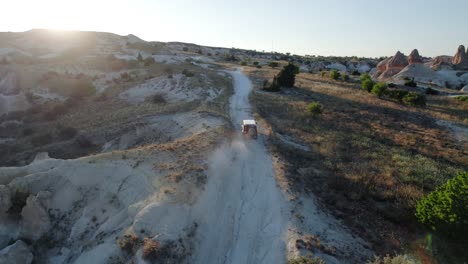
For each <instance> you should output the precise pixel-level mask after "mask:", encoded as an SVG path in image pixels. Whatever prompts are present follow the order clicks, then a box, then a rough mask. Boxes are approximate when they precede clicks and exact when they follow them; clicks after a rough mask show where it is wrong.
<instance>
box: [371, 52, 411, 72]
mask: <svg viewBox="0 0 468 264" xmlns="http://www.w3.org/2000/svg"><path fill="white" fill-rule="evenodd" d="M406 66H408V59H407V58H406V56H405V55H403V53H401V52H400V51H398V52H397V53H396V54H395V55H394V56H393V57H390V58H387V59H385V60H383V61H381V62H380V63H379V64H378V65H377V72H378V73H377V75H378V77H379V78H381V79H388V78H391V77H392V76H394V75H395V74H397V73H399V72H400V71H401V70H402V69H403V68H405V67H406Z"/></svg>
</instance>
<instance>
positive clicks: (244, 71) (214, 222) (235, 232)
mask: <svg viewBox="0 0 468 264" xmlns="http://www.w3.org/2000/svg"><path fill="white" fill-rule="evenodd" d="M398 57H400V58H399V60H400V59H401V60H403V61H404V60H408V58H406V57H405V56H404V55H403V54H401V55H398ZM417 57H418V56H417V55H416V54H413V55H412V58H411V61H412V62H415V61H416V62H418V63H422V60H421V62H420V61H419V60H418V59H417ZM288 61H290V62H293V63H295V64H297V65H298V66H299V69H300V73H299V74H298V75H297V77H296V83H295V86H294V87H293V88H284V87H283V88H281V89H280V91H279V92H276V93H275V92H268V91H265V90H264V89H263V88H264V84H265V81H268V82H270V81H271V80H272V79H273V77H274V75H275V74H277V73H278V71H279V70H280V69H281V68H282V66H284V65H286V64H287V62H288ZM393 61H396V59H394V60H393ZM379 64H380V65H382V61H381V60H378V59H373V58H357V57H345V58H340V57H320V56H314V57H312V56H297V55H291V54H280V53H274V52H258V51H252V50H242V49H234V48H231V49H228V48H218V47H204V46H200V45H196V44H189V43H181V42H169V43H163V42H147V41H144V40H142V39H140V38H138V37H136V36H134V35H128V36H119V35H116V34H111V33H101V32H78V31H69V32H63V31H50V30H42V29H35V30H31V31H27V32H21V33H11V32H5V33H0V166H1V167H0V198H1V200H0V201H1V202H0V263H287V262H291V263H294V262H293V261H294V260H296V259H301V257H303V258H307V259H309V260H310V261H311V259H313V258H317V259H318V258H319V259H321V260H323V261H325V262H326V263H366V262H367V261H372V260H373V259H374V256H385V255H386V254H391V255H395V254H400V255H402V256H403V255H404V256H405V258H407V259H409V260H408V261H413V262H414V263H419V262H418V261H420V260H421V259H425V258H428V256H426V254H423V255H421V254H419V252H420V248H422V247H423V246H424V242H425V241H424V238H425V234H426V233H425V229H423V227H422V226H421V225H420V224H418V223H417V221H416V220H415V218H414V207H415V203H416V201H417V200H418V199H420V198H421V197H422V196H423V195H424V194H426V193H428V192H430V191H431V190H433V189H434V188H436V186H439V185H441V184H443V183H445V181H446V180H447V179H450V178H451V177H453V175H454V174H455V172H456V171H462V170H467V168H468V159H467V157H468V155H467V154H468V153H467V149H468V133H467V129H466V128H467V127H468V116H467V113H468V108H467V107H468V106H467V102H466V101H462V100H459V99H457V98H456V97H451V96H448V95H451V94H458V93H461V92H460V91H458V90H457V91H455V90H454V89H453V88H450V87H442V86H443V85H442V86H437V89H439V90H438V93H437V95H429V94H428V95H427V104H426V106H424V107H411V106H407V105H404V104H402V103H401V102H397V101H395V100H390V99H388V98H378V97H376V96H373V95H371V94H369V93H367V92H365V91H363V90H362V89H361V88H360V84H359V82H358V75H359V74H361V73H368V72H369V73H371V74H372V73H373V72H374V73H375V71H376V69H377V68H378V67H379ZM403 64H405V63H403ZM411 65H417V66H411ZM411 65H409V63H408V65H406V66H404V67H401V69H400V68H399V71H398V72H395V75H394V76H392V77H391V78H390V79H385V80H388V82H391V81H395V84H394V85H395V86H396V88H395V89H397V88H398V89H406V90H408V91H417V92H425V91H426V90H427V87H423V83H424V80H425V79H424V78H426V77H427V75H428V74H429V73H430V74H437V75H438V76H439V75H441V74H444V73H443V70H444V69H445V70H446V71H449V73H447V74H449V75H450V74H452V73H453V71H462V70H460V69H447V68H444V69H442V70H441V69H429V68H424V69H420V68H421V67H423V66H420V65H422V64H411ZM410 66H411V67H410ZM392 67H393V66H392ZM424 67H426V66H424ZM450 67H451V66H450ZM330 70H338V71H341V73H342V74H344V73H345V72H347V73H349V74H350V78H349V80H347V81H340V80H331V79H330V78H328V74H329V72H328V71H330ZM459 75H460V74H459ZM421 76H423V77H424V78H423V77H421ZM455 76H456V78H457V81H459V83H458V84H457V85H461V84H462V82H463V80H464V79H463V78H464V77H463V78H462V77H460V76H462V75H460V76H458V75H457V74H455ZM374 77H375V79H376V80H377V79H379V80H384V79H382V78H381V77H380V75H379V76H377V75H375V76H374ZM392 78H393V79H392ZM404 78H414V80H415V81H416V82H417V87H406V86H405V85H404V83H401V82H397V81H396V80H397V79H398V80H399V79H401V80H402V81H406V79H404ZM434 80H435V79H434ZM443 80H445V79H441V83H443V82H442V81H443ZM432 83H434V82H432ZM431 87H432V86H431ZM311 102H318V103H320V104H321V105H322V107H323V109H322V113H321V114H319V115H311V114H310V113H308V112H307V110H306V109H307V107H308V104H309V103H311ZM252 118H255V119H256V120H257V123H258V124H257V125H258V132H259V137H258V139H257V140H253V139H250V138H246V137H243V136H242V134H241V133H240V124H241V121H242V120H243V119H252ZM437 245H440V244H437ZM454 248H456V247H454ZM444 250H445V249H440V251H441V252H443V254H445V252H449V253H450V252H451V251H444ZM447 254H448V253H447ZM441 255H442V253H441ZM431 257H434V261H435V259H436V258H437V257H439V256H429V258H431ZM298 261H299V260H298ZM456 261H457V259H455V260H454V261H453V263H457V262H456ZM434 263H436V262H434Z"/></svg>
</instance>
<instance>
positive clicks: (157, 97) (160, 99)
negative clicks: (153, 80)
mask: <svg viewBox="0 0 468 264" xmlns="http://www.w3.org/2000/svg"><path fill="white" fill-rule="evenodd" d="M145 101H146V102H148V103H152V104H165V103H166V102H167V101H166V98H164V96H163V95H162V94H153V95H150V96H148V97H146V98H145Z"/></svg>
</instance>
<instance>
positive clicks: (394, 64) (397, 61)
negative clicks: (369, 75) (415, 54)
mask: <svg viewBox="0 0 468 264" xmlns="http://www.w3.org/2000/svg"><path fill="white" fill-rule="evenodd" d="M406 66H408V59H407V58H406V56H405V55H403V53H401V52H400V51H397V53H396V54H395V56H393V57H392V58H391V59H390V60H389V61H388V62H387V69H392V68H399V69H403V68H404V67H406Z"/></svg>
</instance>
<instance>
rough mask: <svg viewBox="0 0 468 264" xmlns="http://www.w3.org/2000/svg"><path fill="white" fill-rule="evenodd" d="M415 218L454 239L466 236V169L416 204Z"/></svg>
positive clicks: (467, 219)
mask: <svg viewBox="0 0 468 264" xmlns="http://www.w3.org/2000/svg"><path fill="white" fill-rule="evenodd" d="M416 218H417V219H418V221H419V222H421V223H422V224H424V225H425V226H427V227H428V228H430V229H431V230H433V231H435V232H437V233H440V234H441V235H444V236H447V237H448V238H451V239H455V240H458V239H460V240H465V241H466V237H467V236H468V171H464V172H459V173H457V175H456V176H455V177H454V178H452V179H450V180H448V181H447V183H445V184H443V185H441V186H439V187H437V188H436V189H435V190H434V191H433V192H431V193H429V194H428V195H427V196H425V197H423V198H422V199H421V200H419V201H418V202H417V205H416Z"/></svg>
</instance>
